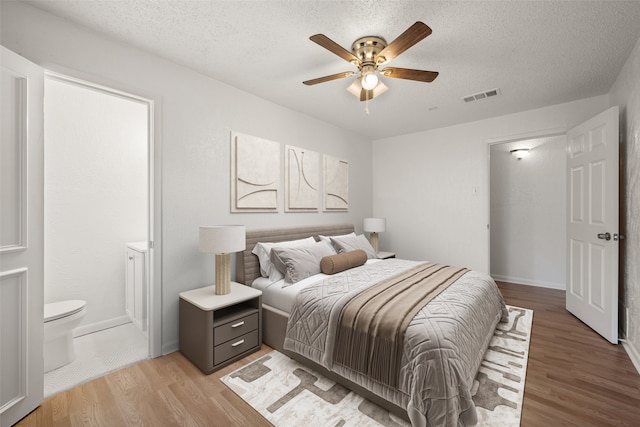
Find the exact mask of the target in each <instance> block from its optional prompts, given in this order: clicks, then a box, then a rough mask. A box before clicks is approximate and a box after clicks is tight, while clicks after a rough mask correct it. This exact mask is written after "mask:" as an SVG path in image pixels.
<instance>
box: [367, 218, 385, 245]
mask: <svg viewBox="0 0 640 427" xmlns="http://www.w3.org/2000/svg"><path fill="white" fill-rule="evenodd" d="M386 229H387V220H386V219H385V218H365V219H364V231H365V232H368V233H371V235H370V237H369V240H370V241H371V246H373V249H374V250H375V251H376V252H378V233H382V232H383V231H385V230H386Z"/></svg>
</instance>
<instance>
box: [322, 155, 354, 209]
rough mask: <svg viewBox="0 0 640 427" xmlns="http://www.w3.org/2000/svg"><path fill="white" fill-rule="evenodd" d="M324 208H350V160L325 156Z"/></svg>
mask: <svg viewBox="0 0 640 427" xmlns="http://www.w3.org/2000/svg"><path fill="white" fill-rule="evenodd" d="M324 210H325V211H326V212H333V211H347V210H349V162H347V161H346V160H341V159H337V158H335V157H332V156H327V155H325V156H324Z"/></svg>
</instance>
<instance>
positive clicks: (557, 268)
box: [489, 135, 566, 289]
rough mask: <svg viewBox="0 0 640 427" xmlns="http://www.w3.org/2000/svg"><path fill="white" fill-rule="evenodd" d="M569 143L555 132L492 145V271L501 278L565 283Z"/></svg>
mask: <svg viewBox="0 0 640 427" xmlns="http://www.w3.org/2000/svg"><path fill="white" fill-rule="evenodd" d="M565 145H566V136H565V135H554V136H545V137H539V138H527V139H520V140H515V141H509V142H502V143H496V144H492V145H491V146H490V149H489V151H490V167H489V169H490V219H491V227H490V265H491V267H490V268H491V270H490V271H491V276H492V277H494V278H495V279H496V280H500V281H506V282H511V283H518V284H524V285H533V286H541V287H548V288H555V289H565V285H564V283H565V279H566V250H565V246H566V224H565V222H566V221H565V219H566V185H565V180H566V178H565V175H566V173H565V170H566V165H565V162H566V159H565ZM516 150H523V151H520V152H517V151H516Z"/></svg>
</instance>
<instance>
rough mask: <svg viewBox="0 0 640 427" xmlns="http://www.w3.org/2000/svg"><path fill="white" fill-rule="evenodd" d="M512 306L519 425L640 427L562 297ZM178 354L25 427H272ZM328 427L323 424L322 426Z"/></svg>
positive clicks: (92, 386)
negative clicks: (516, 328)
mask: <svg viewBox="0 0 640 427" xmlns="http://www.w3.org/2000/svg"><path fill="white" fill-rule="evenodd" d="M499 286H500V289H501V291H502V293H503V295H504V297H505V301H506V302H507V304H511V305H516V306H520V307H525V308H530V309H533V310H534V315H533V331H532V336H531V348H530V355H529V363H528V368H527V379H526V385H525V394H524V404H523V410H522V426H523V427H528V426H543V427H556V426H580V427H587V426H640V375H639V374H638V372H637V371H636V370H635V368H634V366H633V365H632V363H631V361H630V360H629V357H628V356H627V354H626V352H625V351H624V349H623V348H622V346H620V345H612V344H609V343H608V342H607V341H605V340H604V339H603V338H600V337H599V336H598V335H597V334H596V333H595V332H593V331H592V330H591V329H589V328H588V327H586V326H585V325H584V324H582V323H581V322H580V321H579V320H577V319H576V318H575V317H573V316H572V315H571V314H569V313H568V312H567V311H566V310H565V309H564V292H563V291H557V290H551V289H543V288H535V287H529V286H520V285H512V284H507V283H499ZM270 350H271V349H270V348H269V347H267V346H263V347H262V349H261V350H260V351H259V352H257V353H254V354H252V355H251V356H249V357H247V358H246V359H244V360H242V361H241V362H237V363H235V364H233V365H231V366H228V367H227V368H225V369H223V370H221V371H218V372H216V373H214V374H211V375H204V374H202V373H201V372H200V371H199V370H198V369H197V368H196V367H195V366H193V365H192V364H191V363H190V362H189V361H187V360H186V359H185V358H184V357H183V356H182V355H181V354H180V353H179V352H175V353H172V354H169V355H167V356H163V357H159V358H156V359H151V360H146V361H143V362H140V363H138V364H135V365H133V366H130V367H127V368H124V369H121V370H119V371H117V372H114V373H111V374H109V375H107V376H105V377H102V378H99V379H96V380H94V381H91V382H89V383H86V384H83V385H80V386H78V387H75V388H73V389H71V390H69V391H66V392H63V393H60V394H57V395H55V396H52V397H50V398H48V399H47V400H45V402H44V403H43V404H42V405H41V406H40V407H39V408H38V409H36V410H35V411H34V412H32V413H31V414H30V415H29V416H27V417H26V418H25V419H23V420H22V421H21V422H20V423H19V424H18V425H19V426H23V427H24V426H65V427H66V426H110V427H112V426H137V425H147V426H173V425H184V426H270V425H271V424H270V423H269V422H267V421H266V420H264V419H263V418H262V417H261V416H260V415H258V413H257V412H255V411H254V410H253V409H252V408H251V407H250V406H248V405H247V404H245V403H244V402H243V401H242V400H240V398H238V397H237V396H236V395H235V394H234V393H233V392H232V391H230V390H229V389H227V388H226V387H225V386H224V385H223V384H222V383H221V382H220V381H218V379H219V378H220V377H221V376H223V375H225V374H227V373H229V372H231V371H233V370H234V369H237V368H238V367H240V366H242V365H244V364H246V363H247V362H249V361H252V360H255V359H257V358H259V357H261V356H262V355H264V354H265V353H267V352H269V351H270ZM320 427H322V426H320Z"/></svg>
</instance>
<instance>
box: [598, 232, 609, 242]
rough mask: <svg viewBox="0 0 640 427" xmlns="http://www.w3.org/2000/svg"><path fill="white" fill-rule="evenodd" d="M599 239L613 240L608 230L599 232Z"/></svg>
mask: <svg viewBox="0 0 640 427" xmlns="http://www.w3.org/2000/svg"><path fill="white" fill-rule="evenodd" d="M598 239H603V240H607V241H609V240H611V233H609V232H608V231H607V232H606V233H598Z"/></svg>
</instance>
